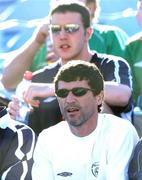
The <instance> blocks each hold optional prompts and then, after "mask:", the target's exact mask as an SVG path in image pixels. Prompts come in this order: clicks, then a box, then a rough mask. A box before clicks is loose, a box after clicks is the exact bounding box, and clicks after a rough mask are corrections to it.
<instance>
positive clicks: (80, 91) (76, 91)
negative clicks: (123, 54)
mask: <svg viewBox="0 0 142 180" xmlns="http://www.w3.org/2000/svg"><path fill="white" fill-rule="evenodd" d="M70 91H71V92H72V94H73V95H75V96H78V97H79V96H83V95H85V94H86V93H87V91H92V92H95V90H94V89H89V88H83V87H76V88H73V89H58V90H57V91H56V95H57V96H58V97H61V98H66V97H67V96H68V94H69V92H70Z"/></svg>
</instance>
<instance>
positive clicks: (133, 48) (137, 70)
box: [125, 32, 142, 109]
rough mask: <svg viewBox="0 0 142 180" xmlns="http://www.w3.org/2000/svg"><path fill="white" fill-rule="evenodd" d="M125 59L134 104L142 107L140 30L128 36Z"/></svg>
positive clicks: (141, 40) (141, 35)
mask: <svg viewBox="0 0 142 180" xmlns="http://www.w3.org/2000/svg"><path fill="white" fill-rule="evenodd" d="M125 59H126V60H127V61H128V63H129V65H130V67H131V69H132V77H133V94H134V100H135V106H139V107H140V108H141V109H142V79H141V75H142V32H140V33H137V34H135V35H134V36H132V37H131V38H129V40H128V42H127V44H126V49H125Z"/></svg>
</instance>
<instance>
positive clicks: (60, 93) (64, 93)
mask: <svg viewBox="0 0 142 180" xmlns="http://www.w3.org/2000/svg"><path fill="white" fill-rule="evenodd" d="M56 94H57V96H58V97H62V98H65V97H67V95H68V94H69V90H67V89H59V90H58V91H57V92H56Z"/></svg>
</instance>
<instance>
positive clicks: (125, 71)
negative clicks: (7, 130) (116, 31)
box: [9, 1, 132, 134]
mask: <svg viewBox="0 0 142 180" xmlns="http://www.w3.org/2000/svg"><path fill="white" fill-rule="evenodd" d="M50 21H51V25H50V30H51V32H52V38H53V46H54V50H55V52H56V54H57V55H58V56H59V57H61V58H60V59H59V60H58V61H57V62H55V63H54V64H52V65H49V66H47V67H46V68H43V69H42V70H39V71H37V72H36V73H35V74H34V76H33V82H34V83H33V84H31V86H30V87H29V88H28V89H27V91H26V92H25V94H24V98H25V101H26V102H28V103H30V104H31V105H32V106H34V107H35V109H34V112H33V113H32V114H31V116H30V126H31V127H32V128H33V129H34V130H35V132H36V133H37V134H38V133H39V132H40V131H41V130H42V129H44V128H46V127H49V124H50V125H51V124H52V125H53V124H55V123H57V121H58V122H59V121H60V120H62V116H61V113H60V109H59V105H58V103H57V100H56V98H54V100H53V101H51V102H49V101H50V99H48V97H49V96H55V93H54V85H53V84H52V82H53V79H54V76H55V75H56V73H57V72H58V70H59V68H60V67H61V66H62V65H63V64H65V63H66V62H68V61H70V60H71V59H81V60H84V61H90V62H91V63H95V64H96V65H97V66H98V68H99V69H100V71H101V73H102V74H103V77H104V80H105V98H104V104H103V105H104V106H103V107H105V109H104V111H105V112H109V113H113V114H115V115H117V116H120V117H123V118H126V119H129V120H130V121H131V112H132V102H131V75H130V69H129V66H128V64H127V63H126V61H125V60H124V59H122V58H120V57H116V56H110V55H109V56H108V55H106V54H99V53H96V52H95V53H94V52H91V51H89V49H88V40H89V38H90V35H91V27H90V16H89V11H88V10H87V8H86V7H85V6H84V5H83V4H81V3H76V2H75V3H71V2H70V1H69V2H68V3H67V4H60V5H59V6H57V8H55V9H53V10H52V11H51V20H50ZM38 82H40V83H38ZM41 82H43V83H44V84H43V83H41ZM37 97H40V98H45V99H40V100H39V99H37ZM13 104H14V102H11V103H10V104H9V108H10V111H9V112H10V114H11V115H13V114H14V112H15V113H17V111H15V107H13ZM16 107H17V104H16ZM14 115H15V114H14ZM12 117H13V116H12ZM51 120H52V121H51Z"/></svg>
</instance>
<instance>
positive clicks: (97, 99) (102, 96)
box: [96, 91, 104, 105]
mask: <svg viewBox="0 0 142 180" xmlns="http://www.w3.org/2000/svg"><path fill="white" fill-rule="evenodd" d="M103 100H104V91H101V92H100V94H98V95H97V96H96V101H97V104H98V105H101V104H102V102H103Z"/></svg>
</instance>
